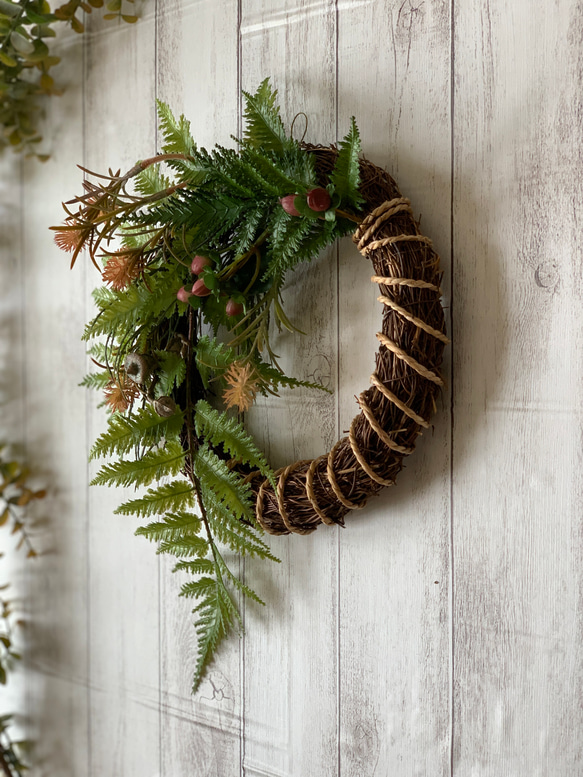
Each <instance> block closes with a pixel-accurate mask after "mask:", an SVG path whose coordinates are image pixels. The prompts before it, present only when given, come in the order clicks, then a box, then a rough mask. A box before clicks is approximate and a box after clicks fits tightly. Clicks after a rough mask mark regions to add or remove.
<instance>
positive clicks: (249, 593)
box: [217, 554, 265, 607]
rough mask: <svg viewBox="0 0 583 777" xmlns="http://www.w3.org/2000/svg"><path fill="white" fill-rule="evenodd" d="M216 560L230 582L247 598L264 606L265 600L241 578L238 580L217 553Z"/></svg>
mask: <svg viewBox="0 0 583 777" xmlns="http://www.w3.org/2000/svg"><path fill="white" fill-rule="evenodd" d="M217 561H218V564H219V566H220V568H221V570H222V572H223V573H224V574H226V575H227V577H228V578H229V580H230V581H231V583H233V585H234V586H235V588H237V589H238V590H239V591H241V593H242V594H243V595H244V596H246V597H248V598H249V599H253V601H255V602H257V604H262V605H263V606H264V607H265V602H264V601H263V599H260V598H259V596H257V594H256V593H255V591H254V590H253V589H252V588H249V586H247V585H245V583H244V582H243V581H242V580H239V578H238V577H237V576H236V575H234V574H233V573H232V572H231V570H230V569H229V567H228V566H227V565H226V563H225V560H224V559H223V557H222V556H221V555H220V554H219V555H217Z"/></svg>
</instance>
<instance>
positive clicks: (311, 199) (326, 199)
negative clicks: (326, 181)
mask: <svg viewBox="0 0 583 777" xmlns="http://www.w3.org/2000/svg"><path fill="white" fill-rule="evenodd" d="M306 202H307V203H308V208H310V210H314V211H316V213H321V212H322V211H324V210H328V208H329V207H330V204H331V202H332V199H331V197H330V195H329V194H328V192H327V191H326V189H322V188H318V189H312V190H311V191H309V192H308V194H307V195H306Z"/></svg>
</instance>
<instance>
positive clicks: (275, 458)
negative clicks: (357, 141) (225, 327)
mask: <svg viewBox="0 0 583 777" xmlns="http://www.w3.org/2000/svg"><path fill="white" fill-rule="evenodd" d="M241 58H242V59H241V72H242V81H243V88H244V89H246V90H248V91H254V90H255V89H256V88H257V86H258V85H259V83H260V82H261V81H262V80H263V79H264V78H265V77H267V76H270V77H271V79H272V85H273V86H275V87H276V88H277V89H278V90H279V103H280V105H281V108H282V116H283V119H284V122H285V124H286V126H287V127H289V126H290V124H291V122H292V120H293V118H294V116H295V114H296V113H298V112H299V111H304V112H305V113H306V114H307V116H308V117H309V125H308V132H307V135H306V140H308V141H313V142H324V143H326V142H330V141H333V140H334V136H335V114H336V105H335V95H336V14H335V4H334V2H331V1H329V0H320V1H319V2H315V3H314V2H305V1H304V0H278V2H265V1H264V0H252V1H251V0H250V1H248V2H245V3H244V4H243V14H242V21H241ZM301 134H302V129H301V122H300V128H299V130H298V134H297V135H296V136H297V137H301ZM336 278H337V274H336V262H335V251H334V250H333V249H331V250H329V251H327V252H325V253H323V254H322V255H321V256H320V257H319V259H318V260H316V261H314V262H313V263H312V264H311V265H309V266H305V267H304V266H302V267H300V268H298V270H297V271H296V273H295V274H294V275H291V276H290V278H289V286H288V289H287V292H286V295H285V299H284V304H285V309H286V312H287V313H288V315H289V317H290V319H291V320H292V321H293V322H294V324H295V325H297V326H298V327H299V328H300V329H301V330H303V331H304V332H307V333H308V335H307V336H306V337H303V336H301V335H295V336H287V335H283V334H282V335H281V336H276V337H275V339H274V342H273V346H274V350H275V352H276V353H278V354H280V355H281V357H282V366H283V367H284V369H285V370H286V372H288V374H291V375H294V376H297V377H300V378H303V379H311V380H314V379H316V380H322V381H324V382H325V383H326V384H327V385H328V386H330V387H331V388H332V389H334V388H335V384H336V372H337V362H336V342H337V329H336V318H337V315H336ZM274 335H275V333H274ZM335 402H336V400H335V397H333V396H329V395H327V394H324V393H320V392H314V391H311V392H310V391H304V390H299V389H298V390H294V391H293V392H283V391H282V392H281V399H275V400H268V401H264V402H261V404H260V410H259V412H258V413H256V414H250V416H251V427H252V429H253V432H254V433H256V434H257V435H258V436H259V439H260V440H262V441H263V445H264V448H265V450H266V451H267V452H268V455H269V457H270V459H271V462H272V464H274V465H275V466H281V465H283V464H287V463H291V462H292V461H295V460H297V459H300V458H309V457H312V456H317V455H319V454H321V453H324V452H325V451H326V450H329V448H330V447H331V446H332V444H333V443H334V441H335V438H336V436H337V431H338V430H337V428H336V423H335V415H336V414H335ZM271 547H272V550H273V552H274V553H275V555H277V556H278V557H279V558H281V561H282V563H281V566H280V567H275V565H273V564H271V565H269V564H266V563H265V562H263V563H261V564H259V563H249V562H247V564H246V572H247V582H248V583H249V584H250V585H251V586H252V587H256V586H258V588H259V593H260V595H261V596H262V597H263V598H264V599H265V600H266V602H267V608H266V610H265V611H262V612H259V611H258V609H257V607H254V606H248V607H247V609H246V636H245V753H244V768H245V774H246V775H265V774H277V775H300V774H306V775H307V774H318V775H332V774H336V772H337V748H336V738H337V689H336V685H337V664H336V654H337V640H336V633H337V587H336V576H337V531H336V530H335V529H330V528H328V527H321V528H320V529H319V530H318V531H317V532H316V533H315V534H312V535H309V536H307V537H306V536H304V537H301V536H293V535H292V536H290V537H281V538H273V540H272V542H271Z"/></svg>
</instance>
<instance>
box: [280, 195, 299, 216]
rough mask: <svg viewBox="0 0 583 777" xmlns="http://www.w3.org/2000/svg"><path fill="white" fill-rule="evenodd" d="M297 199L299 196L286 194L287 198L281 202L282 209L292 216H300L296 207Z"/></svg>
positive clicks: (283, 198) (282, 198)
mask: <svg viewBox="0 0 583 777" xmlns="http://www.w3.org/2000/svg"><path fill="white" fill-rule="evenodd" d="M296 197H297V194H286V195H285V197H281V199H280V200H279V202H280V204H281V207H282V208H283V209H284V210H285V212H286V213H289V215H290V216H299V215H300V212H299V210H298V209H297V208H296V206H295V199H296Z"/></svg>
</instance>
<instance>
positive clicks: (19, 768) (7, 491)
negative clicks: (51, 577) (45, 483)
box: [0, 447, 46, 777]
mask: <svg viewBox="0 0 583 777" xmlns="http://www.w3.org/2000/svg"><path fill="white" fill-rule="evenodd" d="M29 475H30V473H29V470H28V468H27V467H26V466H24V465H22V464H21V463H20V462H18V461H15V460H10V459H9V458H8V457H7V456H6V454H5V450H4V448H2V447H0V527H2V529H0V530H2V531H11V532H12V534H15V535H18V542H17V549H20V548H24V549H26V555H27V557H28V558H34V557H36V555H37V552H36V550H35V549H34V547H33V544H32V541H31V538H30V533H29V531H28V526H27V520H26V510H27V508H28V506H29V505H30V504H31V503H32V502H33V501H35V500H38V499H43V498H44V497H45V495H46V492H45V491H44V489H43V490H39V489H33V488H31V487H30V486H29V484H28V479H29ZM0 555H1V554H0ZM9 588H10V585H9V584H8V583H4V584H3V585H1V586H0V685H5V684H6V683H7V682H8V679H9V673H10V670H11V669H12V667H13V666H14V664H15V662H17V661H19V660H20V654H19V653H18V652H17V651H16V649H15V646H14V638H15V628H16V626H17V625H18V621H17V620H16V613H15V611H14V603H13V601H12V600H11V599H10V598H8V597H7V594H6V592H7V591H8V589H9ZM11 723H12V715H2V716H0V772H1V773H2V774H3V775H4V777H22V775H23V774H24V772H25V771H26V765H25V763H24V760H23V758H24V755H25V751H26V746H27V743H26V742H24V741H15V740H13V739H12V737H11V735H10V730H9V729H10V726H11Z"/></svg>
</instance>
